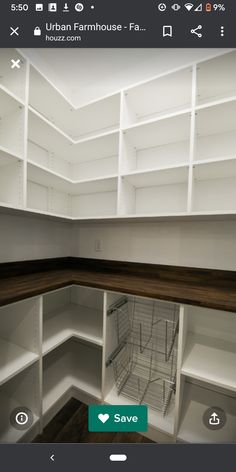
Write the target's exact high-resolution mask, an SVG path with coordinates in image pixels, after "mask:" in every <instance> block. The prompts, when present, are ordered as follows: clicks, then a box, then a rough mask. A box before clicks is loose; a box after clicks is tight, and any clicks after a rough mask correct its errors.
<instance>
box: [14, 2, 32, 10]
mask: <svg viewBox="0 0 236 472" xmlns="http://www.w3.org/2000/svg"><path fill="white" fill-rule="evenodd" d="M28 9H29V5H27V3H12V4H11V11H27V10H28Z"/></svg>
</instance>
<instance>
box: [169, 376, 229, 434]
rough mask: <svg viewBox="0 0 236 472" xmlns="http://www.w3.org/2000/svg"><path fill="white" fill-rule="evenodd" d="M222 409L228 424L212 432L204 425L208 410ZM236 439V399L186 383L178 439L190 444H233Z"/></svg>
mask: <svg viewBox="0 0 236 472" xmlns="http://www.w3.org/2000/svg"><path fill="white" fill-rule="evenodd" d="M214 406H217V407H219V408H222V409H223V410H224V412H225V413H226V416H227V422H226V424H225V426H224V427H223V428H222V429H219V430H215V431H212V430H210V429H208V428H206V426H205V425H204V423H203V420H202V417H203V414H204V412H205V411H206V410H207V408H210V407H214ZM235 438H236V398H232V397H230V396H227V395H225V394H221V393H216V392H214V391H212V390H209V389H206V388H203V387H200V386H198V385H194V384H188V383H185V387H184V397H183V402H182V415H181V418H180V426H179V432H178V439H179V440H181V441H184V442H188V443H231V442H234V441H235Z"/></svg>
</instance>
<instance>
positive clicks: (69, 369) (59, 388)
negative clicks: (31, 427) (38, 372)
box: [43, 340, 102, 413]
mask: <svg viewBox="0 0 236 472" xmlns="http://www.w3.org/2000/svg"><path fill="white" fill-rule="evenodd" d="M98 354H99V355H98ZM85 360H86V362H85ZM101 364H102V353H101V349H100V347H98V346H95V345H93V344H90V343H84V342H83V341H82V342H79V340H70V341H68V342H67V343H65V344H63V345H61V346H59V347H58V349H55V350H53V351H51V352H50V353H49V354H48V355H46V356H45V357H44V363H43V365H44V372H43V389H44V392H43V412H44V413H45V412H47V411H48V410H49V409H50V408H51V407H52V406H53V405H54V403H56V401H57V400H59V399H60V398H61V397H62V396H63V395H64V394H65V393H66V392H67V390H69V389H70V388H71V387H76V388H78V389H79V390H82V391H83V392H86V393H87V394H88V395H91V396H92V397H94V398H96V399H99V400H101V375H102V374H101Z"/></svg>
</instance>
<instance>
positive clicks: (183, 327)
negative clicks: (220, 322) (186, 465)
mask: <svg viewBox="0 0 236 472" xmlns="http://www.w3.org/2000/svg"><path fill="white" fill-rule="evenodd" d="M186 339H187V313H186V308H185V307H184V306H183V305H181V306H180V312H179V336H178V348H177V352H178V357H177V371H176V394H175V418H174V439H175V441H176V439H177V435H178V429H179V420H180V416H181V406H182V400H183V393H184V377H183V376H182V375H181V367H182V362H183V354H184V349H185V344H186Z"/></svg>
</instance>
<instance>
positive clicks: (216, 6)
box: [213, 3, 225, 12]
mask: <svg viewBox="0 0 236 472" xmlns="http://www.w3.org/2000/svg"><path fill="white" fill-rule="evenodd" d="M213 10H214V11H219V12H220V11H225V5H224V3H214V5H213Z"/></svg>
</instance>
